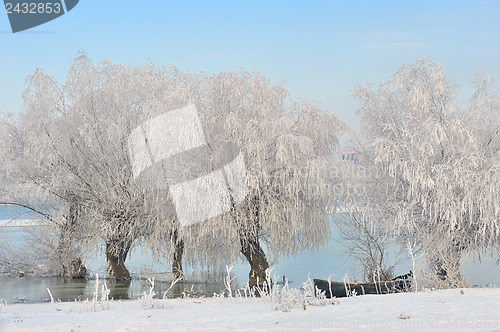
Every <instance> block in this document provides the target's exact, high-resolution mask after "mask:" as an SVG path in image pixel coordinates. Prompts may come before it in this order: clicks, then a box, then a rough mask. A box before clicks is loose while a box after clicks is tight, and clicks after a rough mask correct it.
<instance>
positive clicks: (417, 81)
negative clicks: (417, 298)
mask: <svg viewBox="0 0 500 332" xmlns="http://www.w3.org/2000/svg"><path fill="white" fill-rule="evenodd" d="M480 83H481V84H479V87H478V92H477V93H476V94H475V95H474V97H473V98H472V99H471V103H470V105H469V106H468V107H467V108H465V109H459V108H458V107H457V106H456V103H454V99H455V96H454V93H455V86H454V85H453V84H451V83H449V82H448V80H447V79H446V75H445V73H444V71H443V69H442V67H441V66H440V65H438V64H436V63H433V62H432V61H429V60H428V59H421V60H419V61H417V62H416V63H414V64H412V65H409V66H402V67H401V68H399V69H398V70H397V71H396V73H395V74H394V75H393V76H392V77H391V79H390V80H389V81H388V82H386V83H384V84H381V85H380V87H379V88H378V90H377V91H372V90H370V88H369V87H364V86H360V87H358V88H357V91H356V95H357V97H358V98H359V100H360V101H361V106H360V108H359V110H358V112H359V115H360V116H361V123H362V128H363V130H362V132H363V138H364V142H366V143H365V146H364V149H365V151H366V156H367V158H366V160H367V161H366V166H367V167H368V168H370V169H372V170H373V169H374V170H376V171H375V172H371V174H372V176H370V177H368V179H366V181H364V182H363V183H362V184H361V185H360V186H357V190H358V192H357V193H356V194H355V195H352V196H351V197H353V198H354V199H350V200H347V201H350V203H351V204H352V205H354V206H356V207H357V208H358V209H361V210H363V211H365V213H366V214H367V215H370V214H371V215H376V216H377V218H379V217H380V216H383V219H385V220H386V221H389V223H391V224H392V225H393V226H394V227H395V228H396V229H397V230H398V231H399V232H400V234H401V235H402V236H404V237H405V238H406V239H408V240H410V241H411V242H415V241H416V242H418V243H420V245H421V247H422V250H423V253H424V257H425V258H426V259H427V261H428V264H429V266H430V268H431V270H434V271H435V272H436V273H437V275H438V276H439V277H440V279H443V280H445V281H446V284H447V285H452V286H457V285H461V284H463V280H462V278H461V276H460V274H459V267H460V258H461V255H462V254H463V252H464V251H465V250H478V249H481V248H486V247H488V246H491V245H492V244H494V243H495V242H496V238H497V235H498V233H499V226H500V225H499V223H498V221H499V216H500V206H499V205H498V202H500V197H499V192H498V188H500V183H499V162H498V161H499V154H498V151H499V148H500V144H499V126H500V123H499V121H498V120H499V117H498V114H499V103H498V93H494V92H491V91H490V90H488V89H486V88H485V86H482V85H484V84H483V83H485V81H484V80H482V81H480Z"/></svg>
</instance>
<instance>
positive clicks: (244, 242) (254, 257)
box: [233, 197, 269, 286]
mask: <svg viewBox="0 0 500 332" xmlns="http://www.w3.org/2000/svg"><path fill="white" fill-rule="evenodd" d="M233 206H234V205H233ZM259 217H260V215H259V199H258V198H257V197H253V198H252V199H251V201H250V204H249V208H248V211H247V218H248V219H247V220H241V221H240V222H239V237H240V245H241V253H242V254H243V255H244V256H245V257H246V259H247V261H248V263H249V264H250V272H249V274H248V284H249V285H250V286H255V285H262V283H263V282H264V281H265V280H266V270H267V269H268V268H269V263H268V262H267V258H266V254H265V253H264V250H263V249H262V247H261V246H260V242H259V227H260V225H259Z"/></svg>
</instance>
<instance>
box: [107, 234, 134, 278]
mask: <svg viewBox="0 0 500 332" xmlns="http://www.w3.org/2000/svg"><path fill="white" fill-rule="evenodd" d="M131 245H132V243H131V242H130V241H116V240H111V241H108V242H106V259H107V260H108V264H109V268H110V271H108V277H115V279H116V280H130V273H129V271H128V269H127V267H126V266H125V260H126V259H127V255H128V252H129V250H130V246H131Z"/></svg>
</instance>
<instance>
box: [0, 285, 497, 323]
mask: <svg viewBox="0 0 500 332" xmlns="http://www.w3.org/2000/svg"><path fill="white" fill-rule="evenodd" d="M108 303H109V310H102V306H100V305H98V306H97V307H94V305H93V304H92V302H67V303H55V304H54V305H53V306H52V305H51V303H40V304H15V305H9V304H7V305H5V304H4V305H1V306H0V331H30V332H33V331H68V332H69V331H74V332H77V331H197V330H198V331H269V330H277V331H279V330H285V331H311V330H323V331H329V330H354V329H365V328H367V329H374V330H378V331H385V330H388V329H400V330H404V331H421V330H445V331H460V330H469V331H500V289H499V288H466V289H462V290H459V289H450V290H439V291H428V292H418V293H405V294H389V295H365V296H357V297H351V298H341V299H338V300H337V303H336V304H326V305H322V306H321V305H307V306H306V310H304V306H303V305H302V304H299V305H296V306H293V307H292V308H291V311H289V312H282V311H279V310H276V309H275V307H276V303H275V302H272V301H271V300H270V299H268V298H248V299H245V298H201V299H200V298H185V299H169V300H164V302H162V304H163V305H164V306H166V307H167V308H163V309H150V310H145V309H144V308H143V305H142V303H141V302H140V301H139V300H134V301H122V302H120V301H111V302H108ZM94 309H97V311H96V312H94V311H93V310H94Z"/></svg>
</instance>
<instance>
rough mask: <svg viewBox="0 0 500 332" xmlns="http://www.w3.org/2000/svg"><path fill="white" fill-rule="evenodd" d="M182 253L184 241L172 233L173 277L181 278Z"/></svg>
mask: <svg viewBox="0 0 500 332" xmlns="http://www.w3.org/2000/svg"><path fill="white" fill-rule="evenodd" d="M183 253H184V241H182V240H179V239H178V238H177V234H174V257H173V259H172V274H173V276H174V279H182V278H183V277H184V271H183V270H182V254H183Z"/></svg>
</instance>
